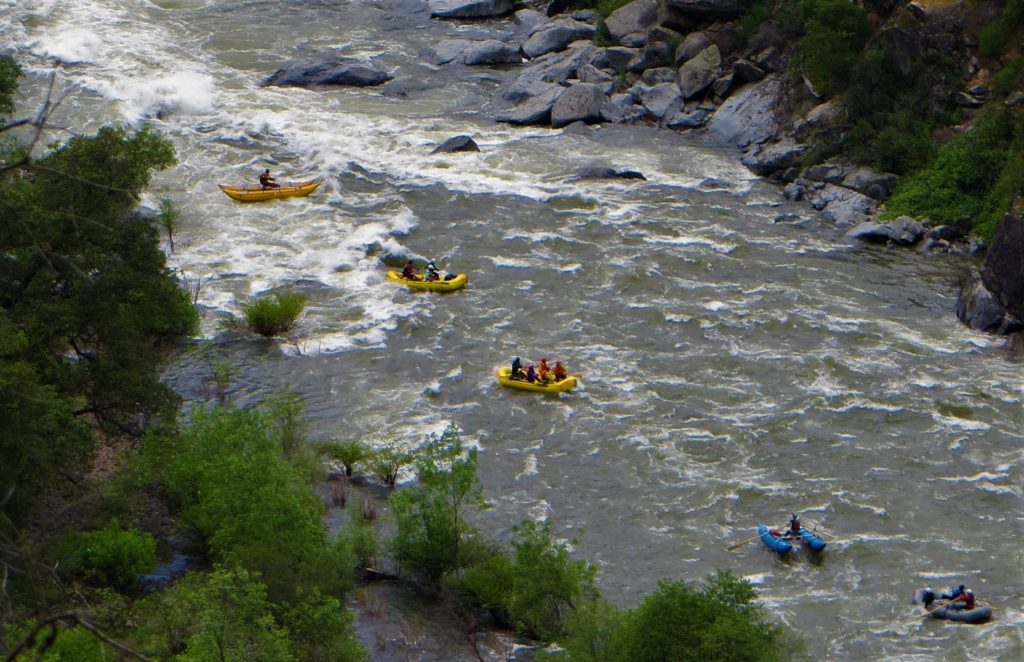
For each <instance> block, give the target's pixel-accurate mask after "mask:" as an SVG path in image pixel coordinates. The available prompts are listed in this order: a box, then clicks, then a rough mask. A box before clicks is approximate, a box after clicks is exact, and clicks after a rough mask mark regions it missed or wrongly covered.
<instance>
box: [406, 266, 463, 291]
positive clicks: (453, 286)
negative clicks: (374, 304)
mask: <svg viewBox="0 0 1024 662" xmlns="http://www.w3.org/2000/svg"><path fill="white" fill-rule="evenodd" d="M387 279H388V280H390V281H391V282H392V283H398V284H399V285H405V286H406V287H411V288H413V289H414V290H430V291H431V292H451V291H452V290H457V289H459V288H460V287H462V286H463V285H465V284H466V282H467V281H468V280H469V277H468V276H466V274H459V275H457V276H456V277H455V278H452V279H451V280H424V279H423V276H416V280H409V279H408V278H402V273H401V272H399V271H389V272H388V275H387Z"/></svg>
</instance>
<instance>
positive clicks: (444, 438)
mask: <svg viewBox="0 0 1024 662" xmlns="http://www.w3.org/2000/svg"><path fill="white" fill-rule="evenodd" d="M416 468H417V471H418V475H419V485H417V486H415V487H410V488H407V489H402V490H398V491H397V492H395V493H394V494H392V495H391V499H390V502H391V508H392V512H393V514H394V517H395V525H396V529H397V530H396V533H395V536H394V538H392V539H391V541H390V543H391V544H390V547H391V551H392V553H393V554H394V556H395V559H396V560H398V561H399V563H401V564H402V565H403V567H406V568H408V569H410V570H412V571H413V572H414V573H416V574H418V575H420V576H422V577H424V578H425V579H427V580H429V581H431V582H432V583H434V584H437V583H439V582H440V581H441V580H442V579H443V578H444V577H445V576H446V575H448V574H449V573H451V572H453V571H455V570H458V569H461V568H463V567H465V566H466V565H467V563H468V562H469V560H470V559H471V558H472V554H473V552H474V551H475V550H477V549H479V534H478V531H477V530H476V528H475V527H473V526H472V525H471V524H470V523H469V521H468V520H467V515H468V514H469V511H470V510H472V509H481V508H484V507H485V506H486V502H485V501H484V500H483V488H482V487H481V486H480V481H479V479H478V478H477V473H476V468H477V454H476V450H475V449H469V450H468V451H466V450H464V449H463V446H462V439H461V437H460V436H459V430H458V428H457V427H456V426H455V424H454V423H452V424H451V425H449V426H448V427H447V428H446V429H445V431H444V432H443V433H442V434H441V435H440V436H437V435H431V436H430V437H429V438H428V439H427V442H426V445H425V446H424V448H423V452H422V454H421V455H420V456H419V458H418V459H417V460H416Z"/></svg>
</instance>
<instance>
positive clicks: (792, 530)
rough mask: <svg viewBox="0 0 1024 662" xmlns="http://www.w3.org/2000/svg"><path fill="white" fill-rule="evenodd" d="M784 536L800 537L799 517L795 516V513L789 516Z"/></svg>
mask: <svg viewBox="0 0 1024 662" xmlns="http://www.w3.org/2000/svg"><path fill="white" fill-rule="evenodd" d="M786 537H787V538H799V537H800V518H799V517H797V516H796V513H793V516H792V517H790V518H789V530H787V531H786Z"/></svg>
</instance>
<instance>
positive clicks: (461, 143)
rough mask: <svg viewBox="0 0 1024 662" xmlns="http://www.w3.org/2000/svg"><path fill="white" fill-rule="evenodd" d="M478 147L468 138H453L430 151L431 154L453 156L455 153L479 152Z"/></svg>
mask: <svg viewBox="0 0 1024 662" xmlns="http://www.w3.org/2000/svg"><path fill="white" fill-rule="evenodd" d="M479 151H480V147H479V146H478V145H477V144H476V141H475V140H473V139H472V138H470V137H469V136H453V137H451V138H449V139H448V140H446V141H444V142H443V143H441V144H440V145H438V146H437V147H435V148H434V149H433V151H431V152H430V153H431V154H453V153H455V152H479Z"/></svg>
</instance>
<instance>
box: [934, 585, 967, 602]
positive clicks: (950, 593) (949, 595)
mask: <svg viewBox="0 0 1024 662" xmlns="http://www.w3.org/2000/svg"><path fill="white" fill-rule="evenodd" d="M966 590H967V587H966V586H964V585H963V584H960V586H957V587H956V588H951V589H949V590H947V591H943V592H942V595H940V596H939V597H940V598H942V599H943V600H955V599H956V598H958V597H960V596H961V595H963V594H964V593H965V592H966Z"/></svg>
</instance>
